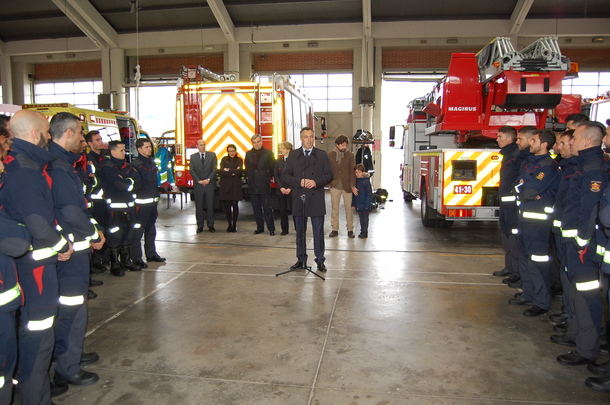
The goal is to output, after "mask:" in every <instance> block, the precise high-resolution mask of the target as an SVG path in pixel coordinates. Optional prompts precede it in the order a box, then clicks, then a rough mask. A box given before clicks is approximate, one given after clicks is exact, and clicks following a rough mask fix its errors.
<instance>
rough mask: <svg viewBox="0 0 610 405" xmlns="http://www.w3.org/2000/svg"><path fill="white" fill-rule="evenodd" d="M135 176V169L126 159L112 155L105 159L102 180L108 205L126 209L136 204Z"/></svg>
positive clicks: (101, 173) (101, 174)
mask: <svg viewBox="0 0 610 405" xmlns="http://www.w3.org/2000/svg"><path fill="white" fill-rule="evenodd" d="M133 177H134V173H133V169H132V168H131V166H129V163H127V161H125V159H116V158H113V157H111V158H109V159H107V160H105V161H104V164H103V165H102V169H101V171H100V180H101V184H102V188H103V189H104V198H105V199H106V202H107V203H108V207H110V208H118V209H124V208H128V207H133V206H134V199H135V198H134V194H133V193H134V190H133V189H134V180H133Z"/></svg>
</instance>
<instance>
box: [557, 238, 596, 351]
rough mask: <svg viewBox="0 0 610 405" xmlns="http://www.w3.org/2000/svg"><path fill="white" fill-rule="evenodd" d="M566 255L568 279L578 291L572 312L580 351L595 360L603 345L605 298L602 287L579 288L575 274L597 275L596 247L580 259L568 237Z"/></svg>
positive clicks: (575, 293)
mask: <svg viewBox="0 0 610 405" xmlns="http://www.w3.org/2000/svg"><path fill="white" fill-rule="evenodd" d="M563 246H564V248H565V257H566V266H567V268H568V278H569V279H570V283H571V285H572V287H571V288H572V291H573V292H574V296H573V300H572V311H573V313H574V322H575V326H574V328H575V333H576V336H575V339H574V341H575V342H576V351H577V352H578V354H580V355H581V356H583V357H586V358H587V359H590V360H595V359H597V357H598V356H599V344H600V336H601V330H602V317H603V316H602V299H601V295H600V290H599V289H593V290H589V291H578V289H577V288H576V283H575V282H574V276H575V275H577V274H591V275H596V274H597V265H596V264H595V263H594V262H593V259H594V258H595V254H596V253H595V249H591V248H590V247H589V250H588V251H587V253H586V254H585V255H584V256H583V260H581V259H580V257H579V254H578V250H577V248H576V246H575V244H574V242H573V241H571V240H569V239H568V240H565V239H564V244H563Z"/></svg>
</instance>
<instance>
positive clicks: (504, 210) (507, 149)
mask: <svg viewBox="0 0 610 405" xmlns="http://www.w3.org/2000/svg"><path fill="white" fill-rule="evenodd" d="M516 139H517V131H516V130H515V129H514V128H512V127H508V126H505V127H502V128H500V129H499V130H498V134H497V141H498V146H499V147H500V154H502V166H501V168H500V187H499V191H498V192H499V195H500V235H501V237H502V245H503V246H504V251H505V257H504V269H502V270H499V271H494V273H493V275H494V276H501V277H508V278H507V281H508V282H511V281H517V280H518V279H519V278H520V277H519V241H518V238H517V229H518V228H517V220H518V218H519V212H518V209H517V204H516V202H517V198H516V197H515V195H514V193H513V192H512V191H513V187H514V185H515V181H516V180H517V177H518V176H519V168H520V167H521V162H522V159H521V158H520V153H519V152H520V150H519V147H518V145H517V144H516V143H515V141H516Z"/></svg>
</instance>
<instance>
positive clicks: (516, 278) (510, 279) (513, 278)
mask: <svg viewBox="0 0 610 405" xmlns="http://www.w3.org/2000/svg"><path fill="white" fill-rule="evenodd" d="M519 280H521V277H519V276H517V275H515V274H511V275H510V276H508V277H506V278H505V279H504V280H502V283H503V284H510V283H514V282H515V281H519Z"/></svg>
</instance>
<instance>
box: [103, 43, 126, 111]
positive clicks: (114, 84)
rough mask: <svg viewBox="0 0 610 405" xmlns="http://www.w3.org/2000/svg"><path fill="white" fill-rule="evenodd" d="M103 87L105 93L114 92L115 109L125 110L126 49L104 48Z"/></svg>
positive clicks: (113, 103)
mask: <svg viewBox="0 0 610 405" xmlns="http://www.w3.org/2000/svg"><path fill="white" fill-rule="evenodd" d="M101 54H102V88H103V91H104V93H111V94H112V105H113V107H114V109H115V110H120V111H124V110H125V109H126V107H127V103H126V96H125V95H126V92H125V88H124V87H123V82H124V81H125V63H126V61H125V50H124V49H121V48H102V50H101Z"/></svg>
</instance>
